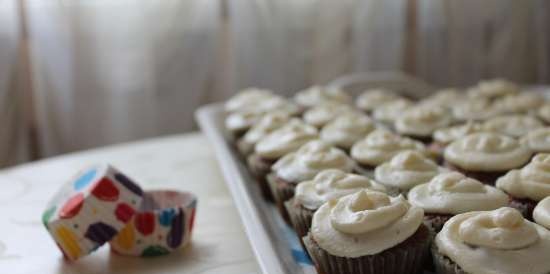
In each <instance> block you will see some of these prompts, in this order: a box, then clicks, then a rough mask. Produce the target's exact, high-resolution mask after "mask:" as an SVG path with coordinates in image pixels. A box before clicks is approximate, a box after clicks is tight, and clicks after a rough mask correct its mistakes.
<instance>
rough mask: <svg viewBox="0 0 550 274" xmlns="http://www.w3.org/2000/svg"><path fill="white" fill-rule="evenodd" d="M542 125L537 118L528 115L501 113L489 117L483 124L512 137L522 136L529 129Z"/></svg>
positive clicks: (489, 129)
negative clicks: (500, 114)
mask: <svg viewBox="0 0 550 274" xmlns="http://www.w3.org/2000/svg"><path fill="white" fill-rule="evenodd" d="M543 126H544V125H543V124H542V122H541V121H539V120H538V119H537V118H535V117H532V116H528V115H517V114H515V115H514V114H512V115H502V116H497V117H494V118H491V119H489V120H487V121H485V123H484V124H483V127H484V128H485V129H486V130H488V131H494V132H499V133H502V134H504V135H508V136H511V137H514V138H519V137H522V136H523V135H525V134H527V133H528V132H529V131H531V130H534V129H537V128H541V127H543Z"/></svg>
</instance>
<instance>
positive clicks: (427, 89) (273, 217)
mask: <svg viewBox="0 0 550 274" xmlns="http://www.w3.org/2000/svg"><path fill="white" fill-rule="evenodd" d="M328 85H330V86H334V87H340V88H343V89H344V90H346V91H348V92H350V93H351V94H352V95H357V93H358V92H360V91H363V90H365V89H366V88H373V87H386V88H389V89H392V90H395V91H397V92H400V93H403V94H404V95H408V96H409V97H423V96H427V95H429V94H431V93H432V92H433V91H434V90H436V88H435V87H433V86H430V85H429V84H427V83H425V82H423V81H421V80H419V79H416V78H413V77H410V76H407V75H404V74H401V73H395V72H379V73H369V74H357V75H349V76H344V77H341V78H339V79H336V80H335V81H333V82H332V83H329V84H328ZM535 90H537V91H540V90H541V88H540V87H537V88H536V89H535ZM546 91H548V89H547V87H546ZM545 93H546V94H548V93H547V92H545ZM195 116H196V120H197V122H198V124H199V126H200V128H201V130H202V132H203V133H204V134H205V135H206V137H207V138H208V139H209V140H210V142H211V144H212V146H213V148H214V151H215V154H216V157H217V160H218V163H219V165H220V168H221V170H222V173H223V176H224V178H225V181H226V183H227V186H228V188H229V191H230V192H231V195H232V196H233V199H234V201H235V205H236V207H237V209H238V212H239V214H240V217H241V219H242V222H243V225H244V228H245V231H246V234H247V235H248V238H249V240H250V244H251V246H252V249H253V251H254V254H255V256H256V258H257V261H258V264H259V266H260V268H261V270H262V272H263V273H264V274H291V273H292V274H294V273H296V274H301V273H303V274H316V273H317V271H316V270H315V268H314V267H313V265H312V263H311V261H310V260H309V258H308V256H307V255H306V253H305V252H304V250H303V249H302V247H301V245H300V244H299V241H298V238H297V236H296V234H295V233H294V232H293V230H292V229H291V228H290V227H289V226H288V225H286V224H285V223H284V221H283V220H282V218H281V217H280V216H279V214H278V212H277V210H276V208H275V206H274V205H273V204H271V203H268V202H267V201H265V200H264V199H263V196H262V195H261V192H260V189H259V187H258V185H257V184H256V183H255V181H254V179H253V178H252V176H251V175H250V174H249V172H248V170H247V168H246V165H245V164H244V162H243V161H242V159H241V158H240V157H239V155H238V153H237V151H236V149H235V148H234V146H233V145H232V143H231V141H230V138H229V137H228V134H227V132H226V131H225V128H224V119H225V113H224V110H223V104H222V103H216V104H210V105H206V106H203V107H201V108H200V109H198V110H197V112H196V113H195Z"/></svg>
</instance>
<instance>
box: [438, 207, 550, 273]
mask: <svg viewBox="0 0 550 274" xmlns="http://www.w3.org/2000/svg"><path fill="white" fill-rule="evenodd" d="M435 244H436V246H437V248H438V250H439V252H441V253H442V254H443V255H445V256H447V257H449V258H450V259H451V260H452V261H453V262H455V263H456V264H457V265H459V266H460V267H461V268H462V269H463V270H464V272H466V273H475V274H517V273H522V274H545V273H549V272H550V260H548V254H549V252H550V231H548V230H546V229H545V228H543V227H541V226H539V225H537V224H534V223H531V222H529V221H527V220H525V219H523V217H522V215H521V213H519V212H518V211H517V210H515V209H512V208H508V207H502V208H500V209H497V210H493V211H474V212H468V213H463V214H459V215H456V216H454V217H452V218H451V219H450V220H449V221H447V222H446V223H445V225H444V226H443V229H442V230H441V232H439V233H438V234H437V236H436V239H435Z"/></svg>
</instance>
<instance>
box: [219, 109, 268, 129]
mask: <svg viewBox="0 0 550 274" xmlns="http://www.w3.org/2000/svg"><path fill="white" fill-rule="evenodd" d="M263 115H264V113H262V112H259V111H257V110H255V109H245V110H240V111H237V112H233V113H231V114H229V115H228V116H227V117H226V118H225V128H227V129H228V130H230V131H239V130H246V129H249V128H250V127H252V125H254V124H255V123H257V122H258V121H259V120H260V119H261V118H262V116H263Z"/></svg>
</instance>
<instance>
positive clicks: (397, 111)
mask: <svg viewBox="0 0 550 274" xmlns="http://www.w3.org/2000/svg"><path fill="white" fill-rule="evenodd" d="M412 106H413V103H412V102H411V101H409V100H407V99H399V100H394V101H390V102H387V103H383V104H382V105H380V106H378V107H376V108H375V109H374V111H373V112H372V117H373V118H374V119H375V120H378V121H381V122H385V123H392V122H393V121H395V120H396V119H397V118H398V117H399V116H401V115H402V114H403V111H405V110H406V109H408V108H410V107H412Z"/></svg>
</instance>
